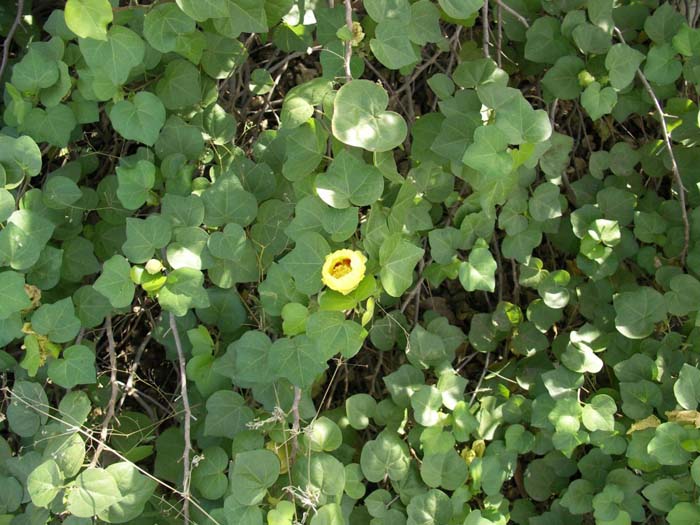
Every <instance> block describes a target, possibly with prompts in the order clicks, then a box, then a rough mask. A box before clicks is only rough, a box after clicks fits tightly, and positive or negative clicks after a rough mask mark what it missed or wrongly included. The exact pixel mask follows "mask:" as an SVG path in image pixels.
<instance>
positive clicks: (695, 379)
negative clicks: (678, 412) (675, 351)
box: [673, 363, 700, 410]
mask: <svg viewBox="0 0 700 525" xmlns="http://www.w3.org/2000/svg"><path fill="white" fill-rule="evenodd" d="M673 393H674V394H675V395H676V401H678V404H679V405H680V406H682V407H683V408H684V409H686V410H696V409H697V408H698V404H699V403H700V370H698V369H697V368H696V367H695V366H692V365H689V364H688V363H683V368H681V371H680V373H679V374H678V380H677V381H676V382H675V384H674V385H673Z"/></svg>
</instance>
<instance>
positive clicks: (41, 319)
mask: <svg viewBox="0 0 700 525" xmlns="http://www.w3.org/2000/svg"><path fill="white" fill-rule="evenodd" d="M32 329H33V330H34V331H35V332H36V333H38V334H41V335H45V336H46V337H48V338H49V339H50V340H51V341H52V342H54V343H65V342H67V341H70V340H71V339H73V338H74V337H75V336H76V335H78V331H79V330H80V320H79V319H78V318H77V317H76V316H75V309H74V308H73V301H72V300H71V298H70V297H66V298H65V299H61V300H60V301H56V302H55V303H53V304H43V305H41V306H40V307H39V309H38V310H36V311H35V312H34V314H33V315H32Z"/></svg>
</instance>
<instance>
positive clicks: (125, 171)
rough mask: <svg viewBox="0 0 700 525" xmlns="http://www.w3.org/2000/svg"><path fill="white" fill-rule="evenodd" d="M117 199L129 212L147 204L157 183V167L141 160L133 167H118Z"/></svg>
mask: <svg viewBox="0 0 700 525" xmlns="http://www.w3.org/2000/svg"><path fill="white" fill-rule="evenodd" d="M117 181H118V183H119V185H118V186H117V197H118V198H119V200H120V201H121V203H122V205H123V206H124V208H126V209H127V210H137V209H138V208H140V207H141V206H143V204H144V203H145V202H146V200H147V199H148V196H149V192H150V190H151V188H153V185H154V184H155V182H156V167H155V166H154V165H153V163H152V162H149V161H147V160H140V161H138V162H137V163H136V165H134V166H133V167H127V166H119V167H117Z"/></svg>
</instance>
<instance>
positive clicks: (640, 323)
mask: <svg viewBox="0 0 700 525" xmlns="http://www.w3.org/2000/svg"><path fill="white" fill-rule="evenodd" d="M613 305H614V307H615V314H616V316H615V327H616V328H617V331H618V332H620V333H621V334H622V335H624V336H625V337H629V338H630V339H643V338H645V337H648V336H649V335H651V334H652V333H653V331H654V325H655V324H656V323H660V322H661V321H663V320H664V319H666V304H665V302H664V298H663V295H661V294H660V293H659V292H657V291H656V290H654V289H653V288H649V287H648V286H640V287H639V288H637V289H636V290H635V291H633V292H621V293H619V294H617V295H615V296H614V297H613Z"/></svg>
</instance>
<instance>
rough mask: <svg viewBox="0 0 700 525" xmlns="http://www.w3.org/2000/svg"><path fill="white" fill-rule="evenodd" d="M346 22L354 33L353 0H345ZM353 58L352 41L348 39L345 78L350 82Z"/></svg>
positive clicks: (351, 32)
mask: <svg viewBox="0 0 700 525" xmlns="http://www.w3.org/2000/svg"><path fill="white" fill-rule="evenodd" d="M345 24H346V25H347V26H348V30H349V31H350V35H351V36H352V34H353V28H352V2H351V0H345ZM351 59H352V41H351V40H348V41H347V42H345V58H344V65H345V80H346V81H347V82H350V81H351V80H352V71H351V70H350V60H351Z"/></svg>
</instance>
